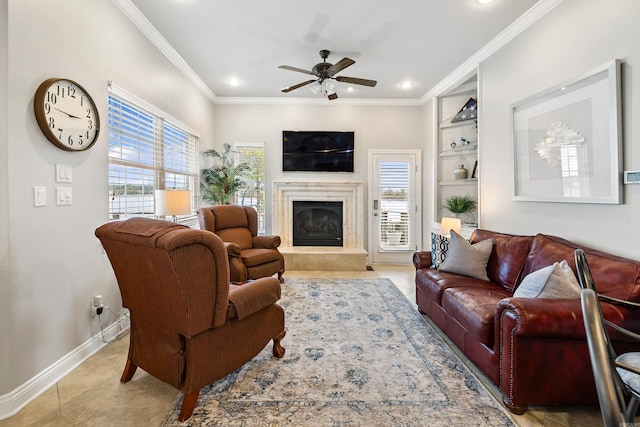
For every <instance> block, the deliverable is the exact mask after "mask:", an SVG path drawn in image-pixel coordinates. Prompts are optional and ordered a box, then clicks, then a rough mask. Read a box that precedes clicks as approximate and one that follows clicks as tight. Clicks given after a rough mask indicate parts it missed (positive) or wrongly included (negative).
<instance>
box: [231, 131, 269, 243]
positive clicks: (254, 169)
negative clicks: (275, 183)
mask: <svg viewBox="0 0 640 427" xmlns="http://www.w3.org/2000/svg"><path fill="white" fill-rule="evenodd" d="M233 151H235V160H236V164H240V163H246V164H247V165H249V169H248V170H247V172H246V174H245V177H244V186H243V187H242V189H241V190H240V191H239V192H238V193H236V195H235V196H236V204H239V205H243V206H252V207H253V208H255V210H256V211H257V212H258V234H264V233H265V224H264V221H265V213H264V207H265V150H264V143H261V142H256V143H248V142H237V143H235V144H234V145H233Z"/></svg>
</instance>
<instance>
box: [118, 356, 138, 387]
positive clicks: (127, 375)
mask: <svg viewBox="0 0 640 427" xmlns="http://www.w3.org/2000/svg"><path fill="white" fill-rule="evenodd" d="M136 369H138V366H136V365H134V364H133V362H132V361H131V359H127V364H126V365H125V367H124V372H123V373H122V377H120V382H121V383H126V382H127V381H129V380H130V379H131V378H133V374H135V373H136Z"/></svg>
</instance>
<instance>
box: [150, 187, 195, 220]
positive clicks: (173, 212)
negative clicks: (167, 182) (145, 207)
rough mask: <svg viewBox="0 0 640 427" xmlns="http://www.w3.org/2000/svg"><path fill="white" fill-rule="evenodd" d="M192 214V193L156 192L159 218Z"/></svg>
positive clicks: (181, 191)
mask: <svg viewBox="0 0 640 427" xmlns="http://www.w3.org/2000/svg"><path fill="white" fill-rule="evenodd" d="M190 213H191V191H189V190H156V212H155V214H156V215H157V216H173V222H176V221H177V218H176V216H177V215H187V214H190Z"/></svg>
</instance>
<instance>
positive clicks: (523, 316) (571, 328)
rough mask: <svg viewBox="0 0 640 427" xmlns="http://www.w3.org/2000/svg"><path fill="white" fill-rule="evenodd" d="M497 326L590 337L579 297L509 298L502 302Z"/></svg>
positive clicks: (533, 334)
mask: <svg viewBox="0 0 640 427" xmlns="http://www.w3.org/2000/svg"><path fill="white" fill-rule="evenodd" d="M495 326H496V328H499V329H502V330H503V331H502V332H503V333H505V332H506V330H508V331H511V332H512V333H513V334H514V335H517V336H529V337H549V338H556V339H565V338H570V339H586V335H585V331H584V322H583V320H582V308H581V305H580V300H579V299H547V298H505V299H503V300H500V301H499V302H498V307H497V309H496V317H495ZM505 328H506V330H505ZM499 329H498V330H496V332H497V334H498V335H496V337H498V336H500V332H499Z"/></svg>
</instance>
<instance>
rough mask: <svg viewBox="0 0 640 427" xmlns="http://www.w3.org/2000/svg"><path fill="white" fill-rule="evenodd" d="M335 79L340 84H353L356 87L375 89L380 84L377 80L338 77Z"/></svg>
mask: <svg viewBox="0 0 640 427" xmlns="http://www.w3.org/2000/svg"><path fill="white" fill-rule="evenodd" d="M335 79H336V80H337V81H339V82H344V83H353V84H354V85H362V86H369V87H374V86H375V85H376V84H378V82H377V81H375V80H367V79H359V78H357V77H346V76H338V77H336V78H335Z"/></svg>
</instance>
